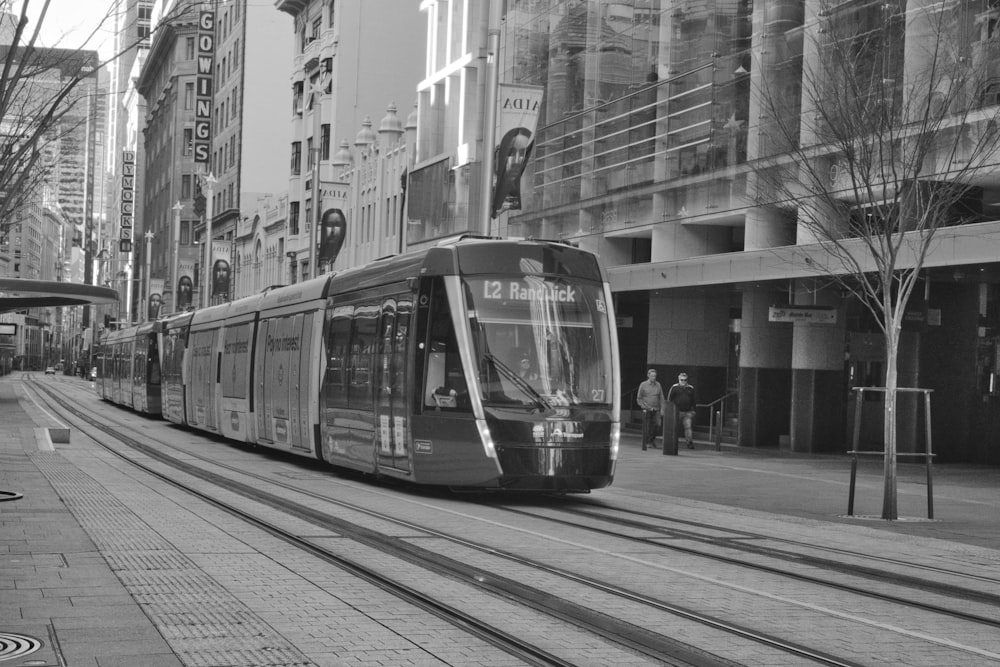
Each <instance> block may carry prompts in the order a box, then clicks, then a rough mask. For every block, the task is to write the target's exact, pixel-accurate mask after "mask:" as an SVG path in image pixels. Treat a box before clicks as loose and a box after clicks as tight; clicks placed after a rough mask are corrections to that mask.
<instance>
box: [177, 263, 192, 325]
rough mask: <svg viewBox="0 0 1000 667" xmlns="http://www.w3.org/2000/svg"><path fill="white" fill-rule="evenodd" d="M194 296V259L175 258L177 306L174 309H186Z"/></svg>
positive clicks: (178, 310) (179, 310)
mask: <svg viewBox="0 0 1000 667" xmlns="http://www.w3.org/2000/svg"><path fill="white" fill-rule="evenodd" d="M193 298H194V260H191V259H178V260H177V307H176V311H177V312H181V311H183V310H187V308H189V307H190V306H191V302H192V300H193Z"/></svg>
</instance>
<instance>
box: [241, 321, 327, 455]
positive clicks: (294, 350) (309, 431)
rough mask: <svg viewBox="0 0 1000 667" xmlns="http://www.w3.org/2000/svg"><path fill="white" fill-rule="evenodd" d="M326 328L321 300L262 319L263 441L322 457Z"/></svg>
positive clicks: (258, 372) (259, 400)
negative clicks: (319, 444) (321, 397)
mask: <svg viewBox="0 0 1000 667" xmlns="http://www.w3.org/2000/svg"><path fill="white" fill-rule="evenodd" d="M320 303H322V302H320ZM302 309H305V310H304V311H303V310H302ZM321 328H322V311H320V310H317V304H316V303H315V302H311V303H308V304H305V305H302V306H301V307H300V309H289V310H286V311H285V312H270V313H267V314H266V316H263V317H262V318H261V320H260V324H259V328H258V335H257V344H256V345H257V351H256V357H255V358H256V363H255V366H254V373H255V376H256V377H255V380H254V387H255V389H256V396H255V403H256V406H255V409H256V411H257V415H256V418H257V440H258V442H260V443H261V444H264V445H269V446H273V447H276V448H279V449H285V450H290V451H292V452H293V453H296V454H302V455H305V456H311V457H315V456H318V451H317V447H316V443H315V434H316V432H317V423H318V414H319V412H318V407H317V406H318V400H319V389H318V387H319V372H320V370H321V369H322V363H323V362H322V355H321V349H320V345H321V343H322V335H321Z"/></svg>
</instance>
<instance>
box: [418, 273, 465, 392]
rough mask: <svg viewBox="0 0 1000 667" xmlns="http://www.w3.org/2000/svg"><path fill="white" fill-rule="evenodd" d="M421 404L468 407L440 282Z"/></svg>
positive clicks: (445, 300)
mask: <svg viewBox="0 0 1000 667" xmlns="http://www.w3.org/2000/svg"><path fill="white" fill-rule="evenodd" d="M423 395H424V405H425V406H427V407H430V408H438V409H466V410H467V409H468V407H469V404H468V400H469V393H468V388H467V387H466V385H465V374H464V373H463V371H462V361H461V357H460V356H459V353H458V340H457V339H456V337H455V329H454V325H453V324H452V319H451V310H450V309H449V308H448V297H447V295H446V294H445V291H444V284H443V283H440V282H439V283H438V284H437V285H435V290H434V293H433V297H432V303H431V320H430V332H429V341H428V354H427V373H426V375H425V376H424V392H423Z"/></svg>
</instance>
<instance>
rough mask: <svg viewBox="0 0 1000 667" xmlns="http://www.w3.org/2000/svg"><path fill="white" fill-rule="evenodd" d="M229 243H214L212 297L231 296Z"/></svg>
mask: <svg viewBox="0 0 1000 667" xmlns="http://www.w3.org/2000/svg"><path fill="white" fill-rule="evenodd" d="M230 245H231V244H230V242H229V241H212V273H211V279H212V292H211V294H212V296H228V295H229V249H230Z"/></svg>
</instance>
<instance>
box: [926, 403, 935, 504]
mask: <svg viewBox="0 0 1000 667" xmlns="http://www.w3.org/2000/svg"><path fill="white" fill-rule="evenodd" d="M924 414H925V419H924V427H925V429H926V434H927V435H926V438H927V445H926V448H925V451H926V453H927V458H926V461H927V518H928V519H933V518H934V474H933V473H932V472H931V460H932V459H933V457H934V454H933V451H932V448H931V393H930V391H925V392H924Z"/></svg>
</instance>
